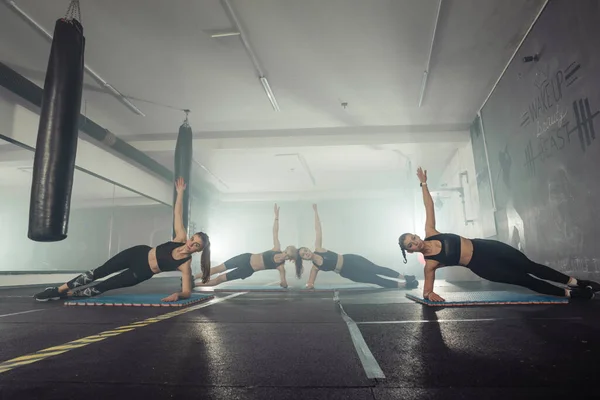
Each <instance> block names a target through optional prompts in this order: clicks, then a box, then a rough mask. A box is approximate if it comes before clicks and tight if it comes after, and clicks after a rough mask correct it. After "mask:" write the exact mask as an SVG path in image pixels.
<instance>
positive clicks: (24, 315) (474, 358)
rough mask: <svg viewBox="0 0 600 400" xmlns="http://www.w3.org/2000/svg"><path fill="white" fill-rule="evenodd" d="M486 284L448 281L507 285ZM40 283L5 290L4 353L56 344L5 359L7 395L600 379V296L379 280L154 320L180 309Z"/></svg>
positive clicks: (434, 390) (370, 389) (555, 389)
mask: <svg viewBox="0 0 600 400" xmlns="http://www.w3.org/2000/svg"><path fill="white" fill-rule="evenodd" d="M178 284H179V280H178V279H177V280H171V278H163V279H153V280H151V281H149V282H147V283H145V284H142V285H140V286H138V287H134V288H129V289H127V290H119V291H114V292H113V293H115V294H116V293H163V292H164V293H166V294H168V293H171V292H169V290H171V291H172V290H173V289H172V288H173V287H177V286H178ZM478 285H480V284H474V285H472V286H471V287H467V288H465V287H457V286H453V285H449V284H448V285H447V286H445V287H443V288H440V290H439V293H440V294H441V295H442V296H443V293H444V292H448V291H464V290H494V289H493V288H490V287H489V286H486V287H483V286H478ZM442 289H443V290H442ZM511 289H512V290H515V289H514V288H511ZM38 290H39V288H23V289H4V290H0V343H2V345H1V346H0V363H1V362H2V361H6V360H10V359H13V358H15V357H21V356H28V355H30V354H32V353H35V352H39V351H40V350H44V349H48V348H53V349H49V350H48V351H47V352H46V354H48V356H47V357H45V358H42V359H38V360H37V361H35V360H36V359H37V358H35V357H34V358H30V359H28V358H27V357H24V358H23V360H29V361H31V363H30V364H26V365H21V366H18V367H16V368H14V369H11V370H7V371H4V372H2V370H1V369H0V399H17V398H19V399H29V398H36V399H68V398H73V399H76V398H85V399H86V400H89V399H106V398H113V399H116V398H129V399H131V398H136V397H139V398H147V399H171V398H184V397H189V398H203V399H204V398H206V399H209V398H210V399H227V400H231V399H297V398H302V399H330V400H334V399H486V398H487V399H503V400H505V399H521V398H523V399H525V398H527V399H530V398H535V397H537V396H540V397H545V398H554V397H562V398H564V396H565V395H569V396H573V395H576V396H578V397H579V398H581V397H580V396H581V395H583V394H590V396H591V395H592V394H593V393H594V392H593V391H592V390H596V389H595V384H594V383H593V382H594V379H595V378H596V375H597V373H596V371H598V370H599V368H598V367H599V366H600V362H599V361H598V359H599V356H600V345H599V341H600V339H599V338H600V319H599V318H598V315H599V311H600V302H598V301H591V302H576V303H571V304H568V305H531V306H529V305H519V306H480V307H464V308H432V307H426V306H421V305H419V304H416V303H414V302H412V301H410V300H408V299H406V298H405V296H404V295H405V293H406V292H404V291H397V290H372V291H371V290H369V291H361V292H354V293H352V292H340V293H339V304H341V306H342V308H343V310H342V308H340V307H339V306H338V304H337V303H336V301H334V294H333V292H330V293H328V292H317V293H294V292H287V293H264V292H261V293H239V294H231V293H218V294H216V295H215V299H217V300H216V301H215V300H213V301H211V302H207V303H203V306H202V307H200V308H197V309H194V310H192V311H189V312H182V313H179V314H177V315H174V316H172V317H170V318H164V319H159V320H155V319H153V317H157V316H160V315H166V314H169V313H172V312H173V311H174V309H172V308H132V307H119V308H116V307H89V306H88V307H66V306H63V304H62V302H49V303H37V302H35V301H34V300H33V299H32V298H31V297H30V296H31V295H32V294H33V293H35V292H36V291H38ZM436 291H437V290H436ZM415 293H418V291H416V292H415ZM177 310H179V309H177ZM182 310H185V309H182ZM344 313H345V314H344ZM346 315H347V317H346ZM348 317H349V318H348ZM148 319H150V321H151V322H152V323H148V322H147V321H146V322H144V323H140V324H139V325H137V326H136V325H135V323H136V322H141V321H145V320H148ZM354 323H356V325H354ZM131 324H134V325H133V327H132V325H131ZM124 326H127V327H128V328H126V329H125V328H121V329H120V330H119V329H116V330H115V328H120V327H124ZM352 326H354V327H358V332H359V333H360V334H359V335H355V336H353V335H352V334H351V332H352ZM102 332H104V333H105V334H104V336H103V338H102V340H99V339H98V334H99V333H102ZM108 332H110V333H108ZM84 338H87V339H84ZM77 339H82V342H81V343H83V344H81V345H80V347H78V348H73V349H67V347H69V346H66V347H63V345H65V344H66V343H68V342H71V341H74V340H77ZM363 339H364V342H363V341H362V340H363ZM355 343H356V344H355ZM361 343H362V345H361ZM365 345H366V347H368V349H367V350H366V352H365V353H364V354H365V355H364V356H363V361H365V360H366V361H365V362H361V358H360V357H359V354H358V353H357V349H358V351H361V352H363V351H365ZM371 355H372V358H371V357H370V356H371ZM377 371H379V372H377ZM381 373H382V374H383V375H384V376H381V375H380V376H379V378H373V379H369V378H368V374H371V376H372V374H375V375H377V374H381Z"/></svg>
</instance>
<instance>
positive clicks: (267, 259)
mask: <svg viewBox="0 0 600 400" xmlns="http://www.w3.org/2000/svg"><path fill="white" fill-rule="evenodd" d="M282 253H283V252H282V251H275V250H269V251H265V252H264V253H262V256H263V264H265V269H276V268H277V267H279V266H280V265H283V264H285V260H283V262H280V263H279V264H276V263H275V254H282Z"/></svg>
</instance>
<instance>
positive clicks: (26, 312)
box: [0, 309, 43, 318]
mask: <svg viewBox="0 0 600 400" xmlns="http://www.w3.org/2000/svg"><path fill="white" fill-rule="evenodd" d="M36 311H43V309H39V310H29V311H21V312H16V313H12V314H3V315H0V318H3V317H11V316H13V315H20V314H28V313H32V312H36Z"/></svg>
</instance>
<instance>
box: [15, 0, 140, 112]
mask: <svg viewBox="0 0 600 400" xmlns="http://www.w3.org/2000/svg"><path fill="white" fill-rule="evenodd" d="M3 3H4V4H5V5H6V7H8V8H9V9H10V10H11V11H13V12H14V13H15V15H17V16H18V17H20V18H21V19H22V20H24V21H25V22H26V23H27V24H28V25H29V26H31V27H32V28H33V29H34V30H36V31H37V32H38V33H40V34H41V35H42V36H43V37H44V38H46V39H47V40H48V41H50V42H52V39H53V37H52V34H51V33H50V32H48V31H47V30H46V29H45V28H44V27H43V26H42V25H40V24H39V23H38V22H37V21H35V20H34V19H33V18H31V17H30V16H29V15H28V14H27V13H26V12H25V11H23V10H22V9H21V8H20V7H19V6H17V4H16V3H15V2H14V1H11V0H4V1H3ZM83 67H84V68H85V71H86V72H87V73H88V74H89V75H90V76H91V77H92V78H94V80H95V81H96V82H98V84H99V85H100V86H101V87H103V88H104V89H107V90H108V91H109V92H111V93H112V95H113V96H114V97H115V98H116V99H117V100H119V101H120V102H121V103H122V104H123V105H125V107H127V108H129V109H130V110H131V111H132V112H134V113H135V114H137V115H140V116H142V117H145V116H146V114H144V113H143V112H142V111H141V110H140V109H139V108H137V107H136V106H135V105H134V104H133V103H132V102H131V101H129V99H128V98H127V96H125V95H124V94H123V93H121V92H119V91H118V90H117V89H115V87H114V86H112V85H111V84H110V83H108V82H107V81H105V80H104V79H102V77H101V76H100V75H98V74H97V73H96V72H95V71H94V70H93V69H91V68H90V67H88V66H87V64H84V66H83Z"/></svg>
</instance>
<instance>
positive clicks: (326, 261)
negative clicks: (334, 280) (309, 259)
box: [313, 250, 338, 271]
mask: <svg viewBox="0 0 600 400" xmlns="http://www.w3.org/2000/svg"><path fill="white" fill-rule="evenodd" d="M313 253H315V254H318V255H320V256H321V257H323V265H321V266H318V265H317V264H315V262H314V261H313V265H314V266H315V267H317V268H318V269H319V271H335V265H336V264H337V260H338V254H337V253H334V252H333V251H329V250H327V251H326V252H325V253H320V252H318V251H314V252H313Z"/></svg>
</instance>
